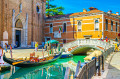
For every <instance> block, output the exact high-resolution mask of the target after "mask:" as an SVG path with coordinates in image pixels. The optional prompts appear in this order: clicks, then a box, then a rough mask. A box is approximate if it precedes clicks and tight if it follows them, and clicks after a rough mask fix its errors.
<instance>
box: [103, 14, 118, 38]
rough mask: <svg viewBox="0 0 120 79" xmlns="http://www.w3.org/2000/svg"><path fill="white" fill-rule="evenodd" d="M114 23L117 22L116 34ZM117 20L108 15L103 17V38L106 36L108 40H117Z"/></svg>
mask: <svg viewBox="0 0 120 79" xmlns="http://www.w3.org/2000/svg"><path fill="white" fill-rule="evenodd" d="M106 19H107V20H108V30H106ZM111 21H113V31H111ZM116 22H117V28H118V30H117V32H116ZM119 26H120V25H119V19H118V18H116V17H113V16H110V15H107V14H105V15H104V38H105V37H106V36H107V37H108V38H110V39H115V38H116V37H117V38H118V39H119V37H118V34H119Z"/></svg>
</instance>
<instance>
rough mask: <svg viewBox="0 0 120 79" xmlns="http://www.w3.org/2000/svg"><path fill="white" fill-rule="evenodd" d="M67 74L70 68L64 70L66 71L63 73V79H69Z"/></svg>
mask: <svg viewBox="0 0 120 79" xmlns="http://www.w3.org/2000/svg"><path fill="white" fill-rule="evenodd" d="M69 74H70V68H69V67H67V68H66V71H65V76H64V79H69Z"/></svg>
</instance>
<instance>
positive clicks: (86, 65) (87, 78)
mask: <svg viewBox="0 0 120 79" xmlns="http://www.w3.org/2000/svg"><path fill="white" fill-rule="evenodd" d="M86 75H87V79H88V78H89V77H88V63H87V64H86Z"/></svg>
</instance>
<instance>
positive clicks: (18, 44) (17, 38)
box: [15, 30, 21, 47]
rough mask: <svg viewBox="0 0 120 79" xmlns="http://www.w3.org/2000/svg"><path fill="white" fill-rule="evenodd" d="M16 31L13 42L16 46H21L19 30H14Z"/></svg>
mask: <svg viewBox="0 0 120 79" xmlns="http://www.w3.org/2000/svg"><path fill="white" fill-rule="evenodd" d="M15 32H16V33H15V34H16V41H15V44H16V46H17V47H20V46H21V30H16V31H15Z"/></svg>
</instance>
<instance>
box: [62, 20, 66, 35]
mask: <svg viewBox="0 0 120 79" xmlns="http://www.w3.org/2000/svg"><path fill="white" fill-rule="evenodd" d="M64 23H65V24H66V31H64V32H67V23H66V22H63V30H64ZM62 32H63V31H62ZM64 32H63V33H64Z"/></svg>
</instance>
